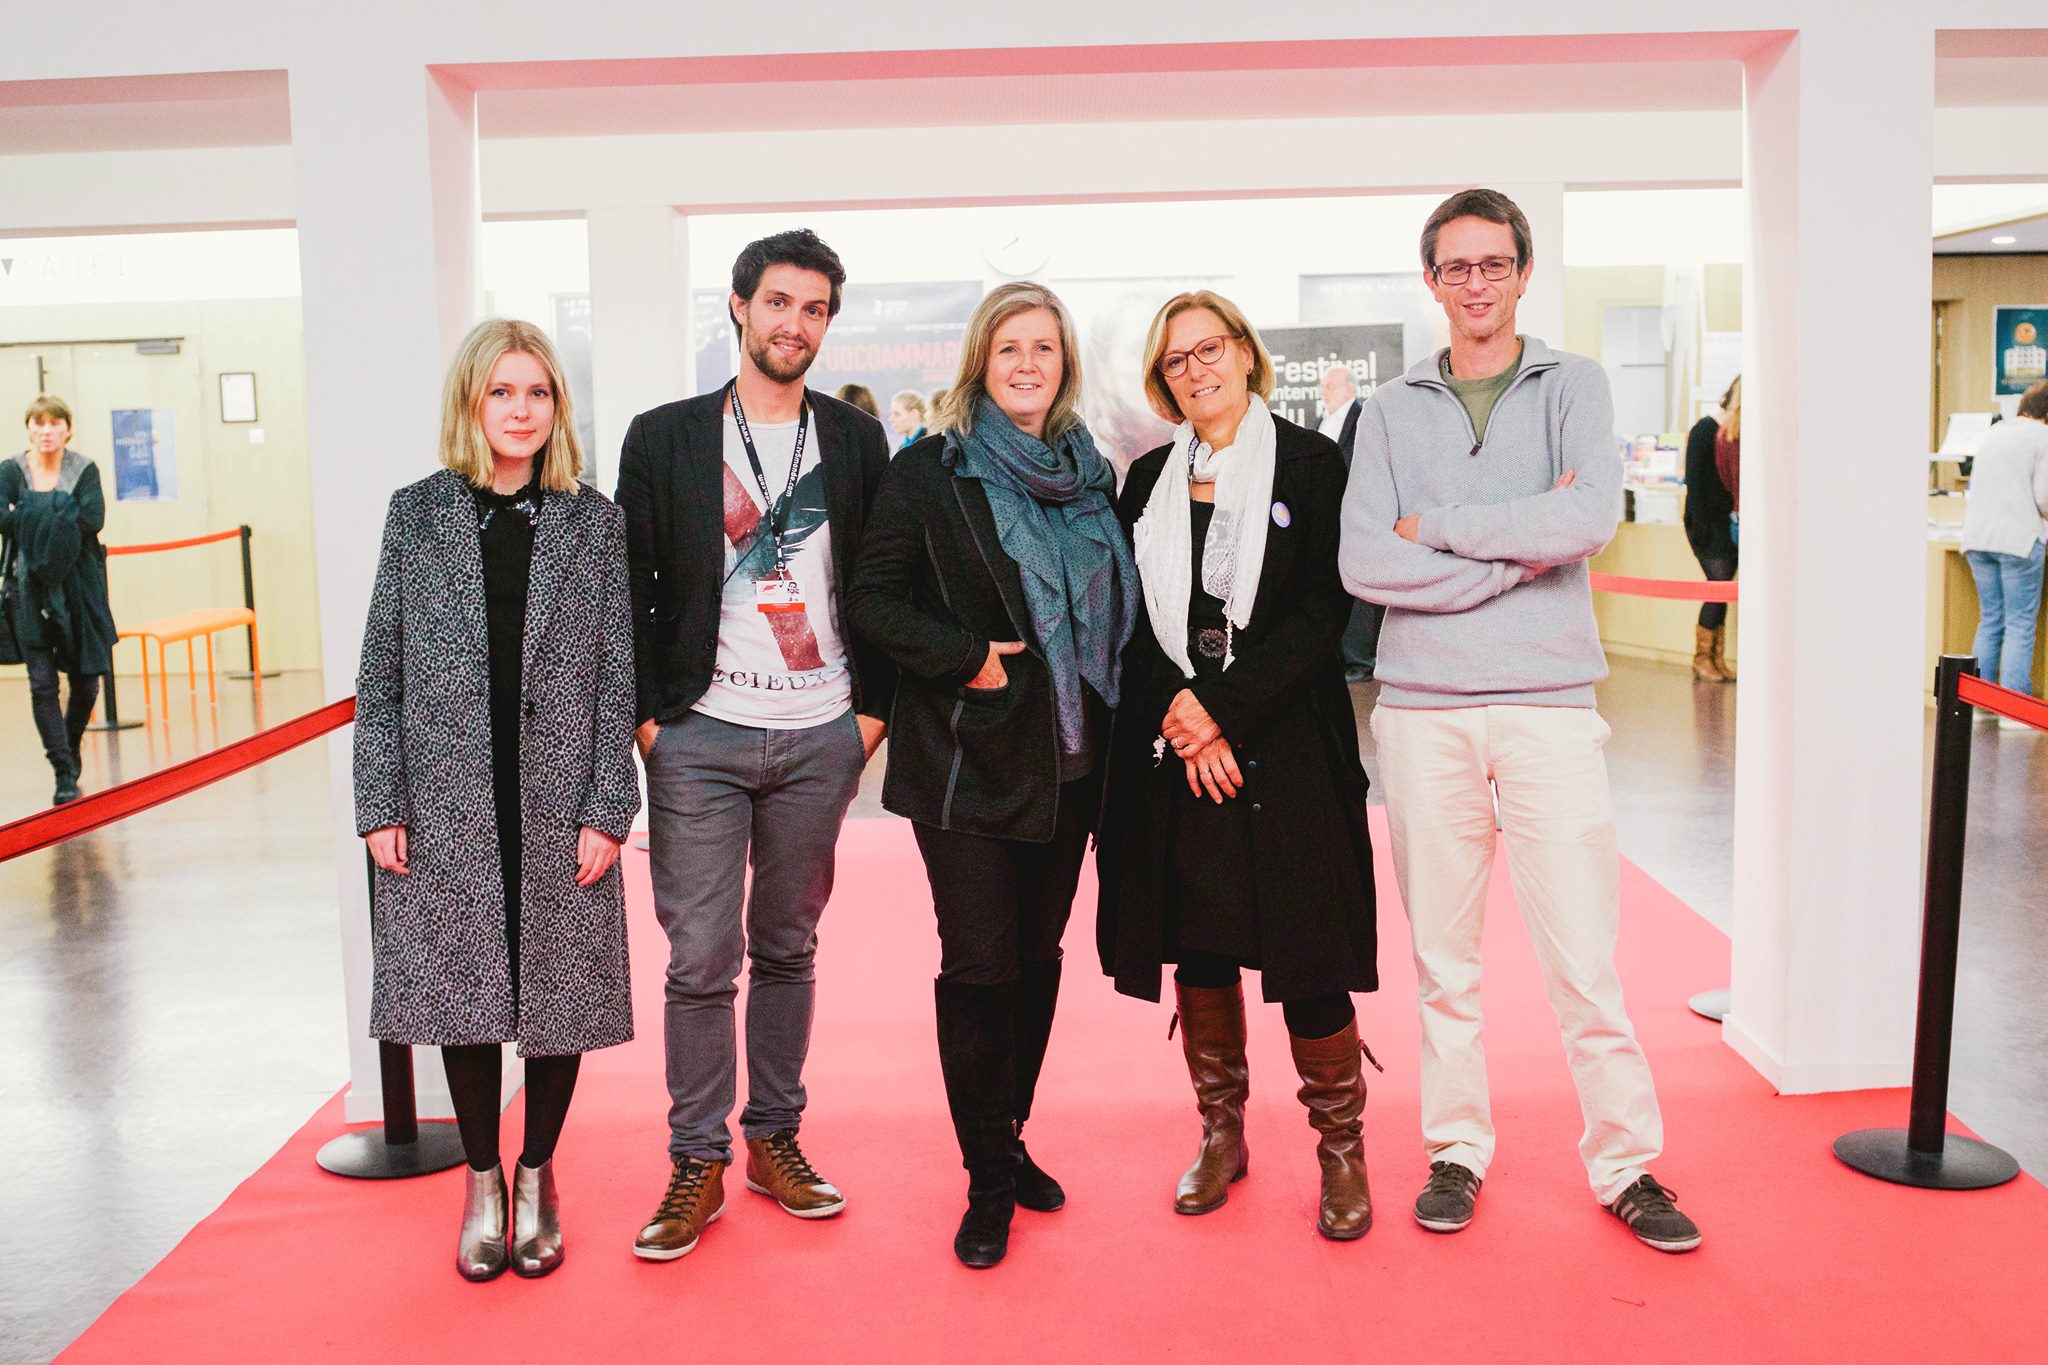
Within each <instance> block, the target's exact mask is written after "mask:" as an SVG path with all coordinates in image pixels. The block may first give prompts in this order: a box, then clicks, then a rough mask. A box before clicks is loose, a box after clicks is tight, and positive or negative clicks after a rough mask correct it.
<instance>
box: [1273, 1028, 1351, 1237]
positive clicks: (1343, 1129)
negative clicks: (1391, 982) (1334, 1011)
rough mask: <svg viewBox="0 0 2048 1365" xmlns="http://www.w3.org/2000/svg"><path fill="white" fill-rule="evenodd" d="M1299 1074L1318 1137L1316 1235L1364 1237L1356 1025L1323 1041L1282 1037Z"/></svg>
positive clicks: (1319, 1039)
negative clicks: (1319, 1192)
mask: <svg viewBox="0 0 2048 1365" xmlns="http://www.w3.org/2000/svg"><path fill="white" fill-rule="evenodd" d="M1287 1041H1288V1044H1289V1045H1290V1046H1291V1047H1292V1048H1293V1049H1294V1069H1295V1070H1296V1071H1298V1072H1300V1073H1301V1090H1300V1095H1301V1102H1302V1103H1303V1104H1305V1105H1307V1106H1308V1121H1309V1126H1310V1127H1312V1128H1314V1129H1315V1130H1316V1132H1317V1134H1318V1135H1319V1136H1318V1138H1317V1141H1316V1159H1317V1160H1318V1161H1320V1162H1322V1164H1323V1199H1322V1207H1321V1209H1320V1210H1319V1212H1318V1214H1317V1217H1316V1231H1317V1232H1320V1233H1322V1234H1323V1236H1325V1237H1328V1238H1330V1239H1331V1240H1332V1241H1336V1242H1349V1241H1351V1240H1352V1239H1354V1238H1358V1237H1363V1236H1365V1232H1366V1229H1367V1228H1370V1227H1371V1226H1372V1190H1371V1189H1370V1188H1369V1187H1368V1186H1367V1184H1366V1179H1365V1129H1364V1123H1363V1118H1364V1115H1365V1076H1364V1074H1363V1071H1362V1069H1361V1068H1360V1065H1359V1060H1358V1053H1359V1046H1358V1021H1357V1020H1355V1019H1354V1020H1353V1021H1352V1022H1350V1023H1348V1024H1346V1025H1345V1026H1344V1027H1343V1028H1341V1029H1339V1030H1337V1031H1336V1032H1335V1033H1333V1034H1331V1035H1330V1036H1329V1037H1327V1038H1296V1037H1295V1036H1294V1035H1293V1034H1289V1035H1288V1036H1287Z"/></svg>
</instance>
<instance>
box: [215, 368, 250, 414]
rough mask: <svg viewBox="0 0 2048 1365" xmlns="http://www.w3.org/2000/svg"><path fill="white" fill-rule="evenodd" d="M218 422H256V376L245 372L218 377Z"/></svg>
mask: <svg viewBox="0 0 2048 1365" xmlns="http://www.w3.org/2000/svg"><path fill="white" fill-rule="evenodd" d="M220 420H221V421H223V422H253V421H255V420H256V376H255V375H254V374H251V373H249V372H247V371H241V372H238V373H229V374H223V375H222V376H221V377H220Z"/></svg>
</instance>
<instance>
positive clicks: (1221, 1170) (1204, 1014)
mask: <svg viewBox="0 0 2048 1365" xmlns="http://www.w3.org/2000/svg"><path fill="white" fill-rule="evenodd" d="M1173 994H1174V1000H1175V1002H1176V1003H1177V1004H1178V1005H1179V1006H1180V1048H1181V1053H1182V1054H1183V1055H1184V1056H1185V1057H1186V1058H1187V1061H1188V1079H1189V1080H1191V1081H1193V1082H1194V1084H1195V1104H1196V1107H1197V1108H1198V1109H1200V1111H1201V1114H1202V1146H1201V1150H1200V1151H1199V1152H1198V1153H1197V1154H1196V1156H1195V1164H1194V1165H1192V1166H1190V1167H1188V1169H1187V1172H1186V1173H1185V1174H1184V1175H1182V1176H1181V1178H1180V1185H1179V1186H1178V1188H1176V1189H1175V1190H1174V1192H1173V1211H1174V1212H1175V1213H1189V1214H1194V1213H1211V1212H1213V1211H1215V1210H1217V1209H1220V1208H1222V1207H1223V1204H1224V1201H1225V1200H1227V1199H1229V1198H1230V1187H1231V1186H1232V1185H1233V1184H1235V1183H1236V1182H1237V1181H1240V1180H1242V1179H1244V1176H1245V1172H1246V1171H1247V1170H1249V1169H1250V1166H1251V1153H1250V1150H1249V1149H1248V1148H1247V1147H1246V1146H1245V1142H1244V1102H1245V1100H1246V1099H1247V1098H1249V1097H1250V1095H1251V1093H1252V1082H1251V1072H1250V1071H1249V1069H1248V1068H1247V1067H1246V1065H1245V1060H1244V983H1243V982H1238V983H1236V984H1234V985H1230V986H1225V987H1221V988H1217V987H1210V986H1183V985H1181V984H1180V983H1179V982H1178V981H1176V982H1174V983H1173Z"/></svg>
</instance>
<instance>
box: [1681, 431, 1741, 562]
mask: <svg viewBox="0 0 2048 1365" xmlns="http://www.w3.org/2000/svg"><path fill="white" fill-rule="evenodd" d="M1720 434H1721V424H1720V423H1719V422H1716V421H1715V420H1714V419H1713V418H1711V417H1702V418H1700V420H1699V421H1697V422H1695V423H1693V425H1692V431H1691V432H1690V433H1689V434H1688V435H1687V436H1686V438H1685V539H1686V541H1687V543H1688V544H1690V545H1691V546H1692V552H1693V555H1694V556H1695V557H1696V558H1699V559H1733V558H1735V533H1734V532H1733V531H1732V530H1731V529H1730V527H1729V525H1728V518H1729V516H1730V515H1731V514H1733V513H1734V511H1735V499H1734V498H1732V497H1730V496H1728V486H1727V485H1726V484H1724V483H1722V482H1721V470H1720V468H1719V467H1718V466H1717V465H1716V464H1715V463H1714V438H1715V437H1717V436H1719V435H1720Z"/></svg>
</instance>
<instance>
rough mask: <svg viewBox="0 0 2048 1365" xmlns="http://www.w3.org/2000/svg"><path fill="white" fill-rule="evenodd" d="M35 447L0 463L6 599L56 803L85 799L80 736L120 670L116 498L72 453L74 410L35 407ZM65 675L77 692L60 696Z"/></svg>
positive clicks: (0, 628) (7, 626)
mask: <svg viewBox="0 0 2048 1365" xmlns="http://www.w3.org/2000/svg"><path fill="white" fill-rule="evenodd" d="M27 424H28V449H27V450H24V451H23V452H22V453H21V454H19V455H17V456H15V457H14V458H13V459H11V460H8V461H6V462H5V463H0V538H4V539H5V542H6V545H5V548H4V550H0V580H4V581H5V583H6V585H7V587H6V592H5V594H4V596H0V601H4V602H5V603H7V604H9V605H11V607H12V619H11V620H7V621H0V635H4V634H8V633H11V634H12V636H13V638H12V640H11V641H9V642H8V643H10V644H12V645H13V646H14V649H12V650H6V651H0V653H4V654H17V652H18V657H7V658H0V662H7V663H24V664H26V665H28V696H29V710H30V713H31V714H32V715H33V716H34V717H35V722H36V732H37V734H38V735H39V736H40V738H41V739H42V741H43V755H44V757H46V758H47V759H48V760H49V762H50V771H51V772H52V773H53V774H55V776H56V786H55V789H54V791H53V792H52V795H51V798H50V799H51V800H52V801H53V802H54V803H55V804H57V805H60V806H61V805H65V804H67V803H69V802H72V801H76V800H77V799H78V778H79V774H80V772H81V771H82V769H83V762H82V758H83V755H82V752H81V748H80V745H81V741H82V740H83V739H84V737H85V727H86V724H87V722H89V721H90V720H91V719H92V709H93V706H94V704H95V703H96V702H97V701H98V700H99V694H100V679H101V677H103V676H104V675H106V674H108V673H111V672H113V671H114V616H113V613H112V611H110V610H109V609H108V606H107V552H106V549H105V548H104V547H103V546H102V545H101V544H100V532H101V531H102V530H103V529H104V528H105V527H106V524H107V498H106V493H105V492H104V490H103V489H102V488H101V487H100V470H99V466H98V465H96V464H94V463H93V462H92V461H91V460H88V459H87V458H86V457H85V456H83V455H81V454H79V453H78V452H77V451H75V450H72V449H71V448H70V446H69V442H70V440H71V409H70V408H69V407H67V406H65V403H64V400H63V399H61V398H51V397H48V396H45V397H41V398H38V399H36V400H35V401H34V402H33V403H30V404H29V405H28V414H27ZM59 675H66V676H68V677H69V678H70V680H71V695H70V697H69V698H68V700H67V701H66V702H65V703H64V704H61V705H60V704H59V701H58V684H59Z"/></svg>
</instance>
